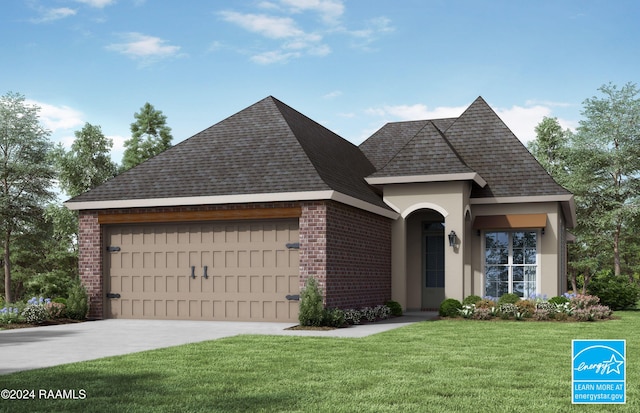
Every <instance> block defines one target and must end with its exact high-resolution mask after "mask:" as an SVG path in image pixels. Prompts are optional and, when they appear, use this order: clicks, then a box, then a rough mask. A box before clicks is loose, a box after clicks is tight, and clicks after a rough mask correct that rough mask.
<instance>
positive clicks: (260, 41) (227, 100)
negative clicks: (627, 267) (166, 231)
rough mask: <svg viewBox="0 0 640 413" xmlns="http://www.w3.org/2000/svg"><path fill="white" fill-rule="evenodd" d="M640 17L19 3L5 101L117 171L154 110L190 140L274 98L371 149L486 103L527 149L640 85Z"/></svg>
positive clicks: (605, 9) (587, 3)
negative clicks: (385, 138)
mask: <svg viewBox="0 0 640 413" xmlns="http://www.w3.org/2000/svg"><path fill="white" fill-rule="evenodd" d="M639 21H640V2H638V1H636V0H631V1H623V0H604V1H596V0H562V1H559V0H551V1H547V0H536V1H514V0H505V1H489V0H487V1H471V0H469V1H464V0H441V1H437V0H394V1H391V0H386V1H381V0H366V1H365V0H359V1H357V0H255V1H254V0H234V1H223V0H216V1H204V0H203V1H195V0H194V1H180V2H177V1H168V0H166V1H165V0H9V1H2V2H1V3H0V37H1V38H2V39H3V40H2V42H0V53H1V55H2V57H3V64H2V69H1V70H0V94H5V93H7V92H9V91H11V92H17V93H21V94H23V95H24V96H25V97H26V98H27V99H28V100H29V102H33V103H35V104H37V105H39V106H40V107H41V112H40V115H41V120H42V123H43V124H44V125H45V126H46V127H47V128H48V129H49V130H51V132H52V134H51V137H52V139H53V140H54V141H56V142H58V141H59V142H63V143H64V144H65V145H67V146H68V145H70V144H71V142H72V140H73V132H74V131H76V130H79V129H81V128H82V126H83V125H84V123H85V122H89V123H91V124H94V125H100V126H101V127H102V131H103V133H104V134H105V135H106V136H108V137H110V138H112V139H113V141H114V151H113V157H114V159H115V160H116V161H120V159H121V156H122V144H123V142H124V140H125V139H127V138H128V137H129V134H130V131H129V125H130V123H131V122H133V120H134V118H133V114H134V113H135V112H137V111H139V109H140V108H141V107H142V106H143V105H144V103H145V102H149V103H151V104H152V105H154V106H155V108H156V109H159V110H161V111H162V112H163V113H164V114H165V115H166V116H167V123H168V125H169V126H170V127H171V128H172V133H173V136H174V141H173V143H177V142H180V141H182V140H184V139H186V138H188V137H190V136H192V135H194V134H195V133H197V132H199V131H201V130H203V129H205V128H207V127H209V126H211V125H213V124H215V123H217V122H219V121H221V120H223V119H224V118H226V117H228V116H229V115H232V114H234V113H236V112H238V111H239V110H241V109H244V108H245V107H247V106H249V105H251V104H253V103H255V102H257V101H259V100H260V99H262V98H264V97H266V96H269V95H272V96H274V97H276V98H278V99H280V100H282V101H283V102H284V103H286V104H288V105H290V106H292V107H293V108H295V109H297V110H299V111H300V112H302V113H304V114H305V115H307V116H309V117H311V118H312V119H314V120H315V121H317V122H319V123H321V124H322V125H324V126H326V127H327V128H329V129H331V130H333V131H334V132H336V133H338V134H339V135H341V136H342V137H344V138H346V139H348V140H350V141H352V142H353V143H355V144H359V143H360V142H362V141H363V140H364V139H365V138H366V137H368V136H369V135H371V134H372V133H373V132H374V131H375V130H377V129H378V128H380V127H381V126H382V125H383V124H384V123H386V122H389V121H398V120H412V119H426V118H440V117H449V116H458V115H459V114H460V113H461V112H462V110H463V109H464V108H465V107H467V106H468V105H469V104H471V102H473V100H475V99H476V98H477V97H478V96H482V97H484V99H485V100H486V101H487V102H488V103H489V104H490V105H491V106H492V107H493V108H494V110H496V111H497V112H498V114H499V115H500V116H501V117H502V119H503V120H504V121H505V122H506V123H507V125H508V126H509V127H510V128H511V129H512V130H513V131H514V133H516V135H517V136H518V137H519V138H520V139H521V140H522V141H524V142H526V141H528V140H530V139H532V138H534V136H535V133H534V127H535V125H536V124H538V123H539V122H540V121H541V120H542V118H543V117H544V116H555V117H557V118H558V119H559V120H560V122H561V124H562V125H563V126H565V127H569V128H575V127H576V126H577V125H578V122H579V120H580V119H581V110H582V102H583V101H584V100H585V99H586V98H588V97H591V96H594V95H597V94H598V91H597V89H598V88H599V87H600V86H601V85H603V84H605V83H609V82H612V83H614V84H616V85H619V86H622V85H623V84H625V83H627V82H633V83H640V70H639V68H640V24H638V22H639Z"/></svg>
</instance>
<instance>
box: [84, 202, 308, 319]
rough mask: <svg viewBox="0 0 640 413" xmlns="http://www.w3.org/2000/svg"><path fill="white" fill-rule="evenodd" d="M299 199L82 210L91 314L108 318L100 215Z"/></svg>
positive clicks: (252, 206)
mask: <svg viewBox="0 0 640 413" xmlns="http://www.w3.org/2000/svg"><path fill="white" fill-rule="evenodd" d="M295 206H298V203H296V202H280V203H255V204H238V205H203V206H190V207H173V208H168V207H163V208H129V209H108V210H92V211H86V210H85V211H80V213H79V239H78V243H79V253H78V261H79V267H80V268H79V270H80V280H81V281H82V283H83V284H84V286H85V288H86V289H87V293H88V295H89V315H88V317H89V318H91V319H102V318H104V300H105V297H104V294H105V291H104V279H103V274H104V269H103V255H102V254H103V253H104V245H103V228H101V225H100V224H99V223H98V214H131V213H149V212H187V211H210V210H236V209H257V208H279V207H295Z"/></svg>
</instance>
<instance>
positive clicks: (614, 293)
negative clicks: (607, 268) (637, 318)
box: [589, 273, 640, 310]
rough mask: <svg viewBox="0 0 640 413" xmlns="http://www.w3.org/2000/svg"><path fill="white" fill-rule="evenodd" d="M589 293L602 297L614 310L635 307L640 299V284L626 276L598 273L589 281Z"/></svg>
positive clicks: (603, 301)
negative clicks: (630, 280)
mask: <svg viewBox="0 0 640 413" xmlns="http://www.w3.org/2000/svg"><path fill="white" fill-rule="evenodd" d="M589 293H590V294H592V295H596V296H598V297H599V298H600V302H601V303H602V304H603V305H606V306H608V307H609V308H611V309H612V310H624V309H627V308H633V307H635V305H636V303H637V302H638V300H639V299H640V286H638V284H636V283H635V282H633V283H632V282H629V279H628V278H627V277H626V276H615V275H610V274H608V273H605V274H598V275H597V276H595V277H594V278H593V279H592V280H591V281H590V282H589Z"/></svg>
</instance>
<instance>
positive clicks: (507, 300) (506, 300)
mask: <svg viewBox="0 0 640 413" xmlns="http://www.w3.org/2000/svg"><path fill="white" fill-rule="evenodd" d="M518 301H520V297H518V296H517V295H516V294H513V293H507V294H502V295H501V296H500V298H499V299H498V305H501V304H515V303H517V302H518Z"/></svg>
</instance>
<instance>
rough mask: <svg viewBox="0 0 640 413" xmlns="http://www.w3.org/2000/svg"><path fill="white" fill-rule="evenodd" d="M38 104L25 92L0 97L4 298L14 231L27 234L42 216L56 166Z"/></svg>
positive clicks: (8, 298)
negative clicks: (27, 98)
mask: <svg viewBox="0 0 640 413" xmlns="http://www.w3.org/2000/svg"><path fill="white" fill-rule="evenodd" d="M38 110H39V108H37V107H34V106H30V105H27V104H26V103H25V98H24V96H22V95H19V94H15V93H11V92H9V93H7V94H6V95H4V96H2V97H0V234H1V236H2V242H3V247H4V258H3V261H4V290H5V291H4V293H5V300H6V301H7V302H12V296H11V242H12V235H14V234H20V235H25V234H26V233H28V232H29V231H30V230H31V229H32V223H33V222H34V221H36V220H40V219H41V218H42V216H43V213H44V207H45V205H46V203H47V202H48V201H50V200H52V199H53V198H54V196H55V195H54V193H53V192H52V191H51V188H52V184H53V179H54V178H55V170H54V168H53V161H52V156H51V151H52V149H53V146H52V143H51V141H50V140H49V138H48V136H49V132H48V131H47V130H45V129H44V128H43V127H42V126H41V125H40V123H39V121H38Z"/></svg>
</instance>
